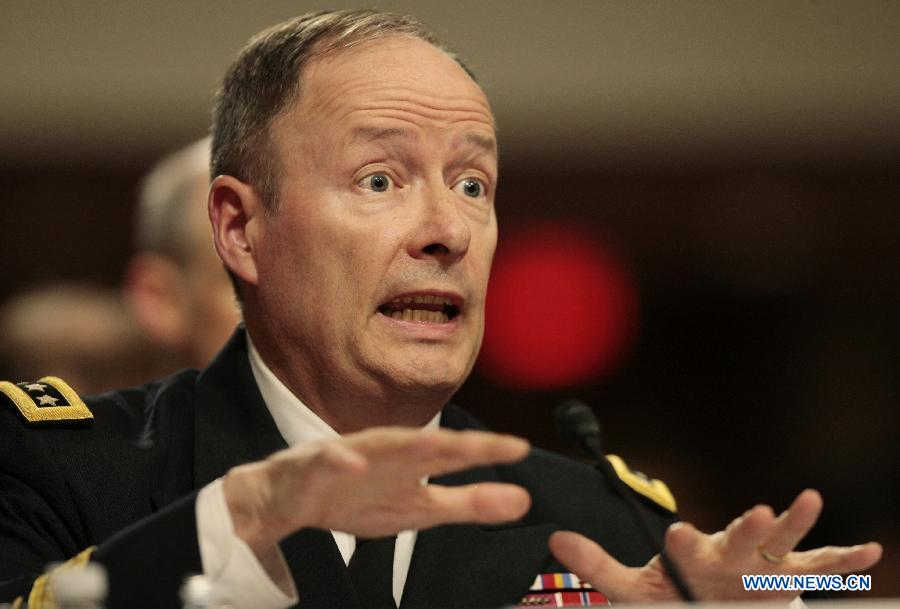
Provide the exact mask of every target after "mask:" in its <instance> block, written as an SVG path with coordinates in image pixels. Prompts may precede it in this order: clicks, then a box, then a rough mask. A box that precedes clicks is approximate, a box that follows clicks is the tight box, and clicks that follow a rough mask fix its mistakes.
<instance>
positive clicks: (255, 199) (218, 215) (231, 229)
mask: <svg viewBox="0 0 900 609" xmlns="http://www.w3.org/2000/svg"><path fill="white" fill-rule="evenodd" d="M264 214H265V208H264V206H263V201H262V198H261V197H260V196H259V194H257V192H256V190H255V189H254V188H253V187H252V186H250V185H249V184H246V183H244V182H241V181H240V180H238V179H237V178H235V177H233V176H228V175H221V176H218V177H217V178H216V179H214V180H213V181H212V184H210V187H209V219H210V222H211V223H212V230H213V241H214V242H215V246H216V251H217V252H218V253H219V257H220V258H221V259H222V262H224V263H225V266H227V267H228V268H229V269H231V272H232V273H234V274H235V275H237V276H238V277H239V278H240V279H241V280H242V281H244V282H246V283H249V284H252V285H256V278H257V273H256V257H255V256H256V252H255V251H254V250H253V242H254V240H253V238H252V233H253V231H254V230H257V231H258V230H259V228H261V226H262V219H263V217H264Z"/></svg>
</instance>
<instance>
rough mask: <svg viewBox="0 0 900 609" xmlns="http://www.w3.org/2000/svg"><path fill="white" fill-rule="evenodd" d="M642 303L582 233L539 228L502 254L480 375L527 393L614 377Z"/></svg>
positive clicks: (506, 245)
mask: <svg viewBox="0 0 900 609" xmlns="http://www.w3.org/2000/svg"><path fill="white" fill-rule="evenodd" d="M636 321H637V296H636V292H635V289H634V284H633V281H632V280H631V277H630V276H629V275H628V273H627V272H626V271H625V270H624V269H623V268H622V266H621V264H620V263H619V262H618V261H617V260H616V258H615V257H614V256H613V255H612V254H610V253H609V251H607V250H606V249H605V248H603V247H601V245H600V244H599V243H598V242H597V240H596V239H595V238H592V237H591V236H589V235H588V234H586V233H585V232H583V231H582V230H580V229H578V228H576V227H572V226H566V225H561V224H556V223H554V224H540V225H536V226H532V227H529V228H525V229H522V230H519V231H518V232H516V233H514V234H512V235H510V236H509V237H507V238H506V239H505V240H504V241H503V242H502V243H501V245H500V247H499V248H498V250H497V256H496V258H495V260H494V267H493V271H492V273H491V282H490V289H489V290H488V299H487V306H486V320H485V336H484V345H483V346H482V350H481V357H480V359H479V369H480V371H481V372H482V373H483V374H484V375H485V376H487V377H489V378H491V379H493V380H495V381H498V382H500V383H503V384H506V385H510V386H514V387H518V388H523V389H550V388H563V387H569V386H573V385H578V384H582V383H585V382H588V381H590V380H594V379H596V378H597V377H599V376H602V375H603V374H604V373H605V372H608V371H609V369H610V367H611V366H612V365H613V364H615V363H616V361H617V360H618V359H619V358H620V357H621V355H622V354H623V352H624V350H625V348H626V347H627V345H628V343H629V342H630V340H631V337H632V336H633V335H634V330H635V326H636Z"/></svg>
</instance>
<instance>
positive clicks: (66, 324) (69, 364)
mask: <svg viewBox="0 0 900 609" xmlns="http://www.w3.org/2000/svg"><path fill="white" fill-rule="evenodd" d="M0 358H2V361H0V369H2V371H3V375H4V377H7V378H14V379H17V380H23V379H37V378H41V377H43V376H45V375H47V374H53V375H54V376H60V377H63V378H65V379H66V380H68V381H69V382H70V384H71V385H72V386H73V387H74V388H75V389H76V390H77V391H79V392H80V393H85V394H95V393H102V392H103V391H107V390H109V389H113V388H115V387H122V386H130V385H135V384H138V383H141V382H144V381H146V380H147V379H149V378H153V376H154V375H156V374H159V373H160V372H162V370H163V359H164V354H163V353H162V352H160V351H159V350H158V349H155V348H153V346H152V345H150V344H148V342H147V339H146V338H145V337H144V336H143V335H142V333H141V332H140V331H139V329H138V328H137V326H136V325H135V323H134V320H133V319H132V318H131V315H130V314H129V312H128V309H127V308H126V307H125V305H124V303H123V302H122V298H121V294H119V292H118V291H117V290H115V289H114V288H105V287H100V286H95V285H91V284H86V283H55V284H51V285H46V286H43V287H36V288H33V289H31V290H28V291H25V292H22V293H20V294H18V295H16V296H14V297H12V298H10V299H9V300H8V301H7V302H6V303H5V304H4V305H3V307H2V309H0Z"/></svg>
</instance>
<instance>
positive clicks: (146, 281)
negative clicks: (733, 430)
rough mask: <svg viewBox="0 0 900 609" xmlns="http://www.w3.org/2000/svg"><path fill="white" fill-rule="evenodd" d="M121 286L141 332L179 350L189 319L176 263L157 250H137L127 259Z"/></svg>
mask: <svg viewBox="0 0 900 609" xmlns="http://www.w3.org/2000/svg"><path fill="white" fill-rule="evenodd" d="M122 288H123V291H124V293H125V300H126V302H127V303H128V307H129V308H130V309H131V314H132V316H133V317H134V320H135V322H136V323H137V324H138V326H139V327H140V328H141V330H142V331H143V332H144V334H146V335H147V336H148V337H149V338H150V340H151V341H153V342H154V343H156V344H158V345H161V346H163V347H165V348H166V349H168V350H170V351H174V352H179V351H180V350H181V349H182V348H183V347H184V342H185V340H186V336H187V333H188V331H189V328H188V323H189V320H188V312H187V302H186V295H185V293H184V283H183V277H182V275H181V271H180V270H179V269H178V267H177V265H176V264H175V263H174V262H173V261H172V260H170V259H168V258H166V257H165V256H161V255H159V254H154V253H148V252H145V253H141V254H137V255H136V256H134V257H133V258H132V259H131V261H130V262H129V263H128V269H127V270H126V271H125V281H124V284H123V286H122Z"/></svg>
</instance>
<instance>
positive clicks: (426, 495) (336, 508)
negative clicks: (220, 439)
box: [224, 427, 530, 556]
mask: <svg viewBox="0 0 900 609" xmlns="http://www.w3.org/2000/svg"><path fill="white" fill-rule="evenodd" d="M527 452H528V443H527V442H525V441H524V440H521V439H519V438H514V437H512V436H504V435H498V434H493V433H487V432H481V431H452V430H447V429H440V430H433V431H430V430H420V429H412V428H399V427H390V428H387V427H385V428H372V429H368V430H366V431H362V432H359V433H355V434H348V435H346V436H343V437H341V438H340V439H335V440H331V441H326V442H316V443H311V444H306V445H302V446H299V447H296V448H289V449H286V450H283V451H280V452H278V453H276V454H274V455H272V456H271V457H269V458H268V459H266V460H265V461H261V462H257V463H251V464H248V465H244V466H240V467H237V468H235V469H233V470H231V471H230V472H229V473H228V474H227V475H226V477H225V479H224V491H225V498H226V502H227V504H228V507H229V510H230V512H231V515H232V520H233V521H234V526H235V532H236V533H237V534H238V536H239V537H241V538H242V539H244V541H246V542H247V544H248V545H249V546H250V548H251V549H253V550H254V552H256V553H257V555H258V556H264V555H265V552H266V551H267V549H269V548H272V547H273V546H274V545H275V544H276V543H277V542H278V541H279V540H281V539H282V538H284V537H286V536H288V535H290V534H291V533H293V532H294V531H297V530H299V529H301V528H304V527H315V528H320V529H334V530H340V531H345V532H348V533H353V534H355V535H360V536H365V537H379V536H384V535H390V534H394V533H397V532H398V531H401V530H406V529H425V528H429V527H433V526H436V525H439V524H445V523H454V522H477V523H496V522H504V521H508V520H514V519H516V518H519V517H521V516H522V515H524V513H525V512H526V511H527V510H528V507H529V505H530V498H529V496H528V493H527V492H526V491H525V490H524V489H523V488H521V487H518V486H515V485H511V484H501V483H487V484H478V485H470V486H460V487H444V486H437V485H428V484H422V479H423V478H424V477H425V476H437V475H441V474H446V473H451V472H455V471H461V470H465V469H469V468H472V467H476V466H480V465H488V464H499V463H511V462H514V461H518V460H520V459H522V458H524V457H525V455H526V454H527Z"/></svg>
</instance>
